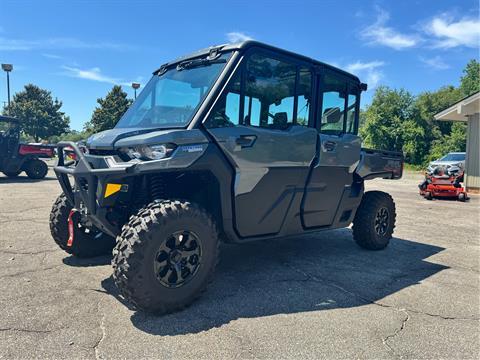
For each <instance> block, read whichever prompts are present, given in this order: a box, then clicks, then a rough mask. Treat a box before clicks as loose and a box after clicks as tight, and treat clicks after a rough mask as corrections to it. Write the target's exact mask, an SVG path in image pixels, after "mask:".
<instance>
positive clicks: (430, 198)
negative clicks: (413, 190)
mask: <svg viewBox="0 0 480 360" xmlns="http://www.w3.org/2000/svg"><path fill="white" fill-rule="evenodd" d="M424 197H425V199H427V200H432V199H433V196H432V193H431V192H430V191H427V192H426V193H425V195H424Z"/></svg>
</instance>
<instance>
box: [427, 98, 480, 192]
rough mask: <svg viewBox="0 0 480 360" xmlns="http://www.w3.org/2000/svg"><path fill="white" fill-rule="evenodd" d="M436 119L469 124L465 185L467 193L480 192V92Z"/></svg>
mask: <svg viewBox="0 0 480 360" xmlns="http://www.w3.org/2000/svg"><path fill="white" fill-rule="evenodd" d="M435 119H436V120H440V121H463V122H467V123H468V128H467V158H466V161H465V174H466V177H465V185H466V187H467V191H470V192H476V193H478V192H480V92H477V93H475V94H473V95H470V96H469V97H467V98H465V99H463V100H460V101H459V102H457V103H456V104H453V105H452V106H450V107H449V108H448V109H445V110H443V111H442V112H440V113H438V114H437V115H435Z"/></svg>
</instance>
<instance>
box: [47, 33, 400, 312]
mask: <svg viewBox="0 0 480 360" xmlns="http://www.w3.org/2000/svg"><path fill="white" fill-rule="evenodd" d="M366 88H367V86H366V84H363V83H361V82H360V81H359V79H358V78H357V77H355V76H353V75H351V74H348V73H346V72H345V71H342V70H339V69H336V68H334V67H332V66H329V65H326V64H323V63H321V62H318V61H316V60H312V59H310V58H308V57H305V56H301V55H298V54H294V53H291V52H288V51H285V50H281V49H278V48H274V47H272V46H268V45H265V44H261V43H258V42H254V41H247V42H243V43H240V44H235V45H231V44H230V45H224V46H218V47H211V48H209V49H206V50H202V51H199V52H196V53H194V54H191V55H188V56H185V57H182V58H179V59H177V60H175V61H172V62H170V63H167V64H165V65H162V66H161V67H160V68H159V69H158V70H156V71H155V72H154V73H153V77H152V79H151V80H150V81H149V82H148V84H147V85H146V86H145V88H144V90H143V91H142V93H141V94H140V95H139V97H138V98H137V99H136V101H135V102H134V103H133V104H132V106H131V107H130V108H129V110H128V111H127V112H126V113H125V114H124V115H123V117H122V118H121V119H120V121H119V122H118V124H117V125H116V126H115V128H113V129H111V130H107V131H103V132H101V133H98V134H95V135H93V136H91V137H90V138H89V139H88V140H87V143H86V149H80V148H79V147H77V146H76V145H75V144H74V143H69V142H63V143H60V144H59V163H58V166H57V167H56V168H55V172H56V174H57V177H58V179H59V181H60V184H61V186H62V189H63V193H62V194H61V195H60V196H59V198H58V199H57V201H56V202H55V204H54V206H53V209H52V213H51V216H50V227H51V232H52V235H53V238H54V239H55V241H56V242H57V243H58V245H59V246H60V247H61V248H62V249H64V250H66V251H67V252H68V253H70V254H73V255H75V256H79V257H81V256H94V255H99V254H102V253H105V252H108V251H110V250H111V249H112V248H113V247H114V246H115V248H114V249H113V260H112V264H113V278H114V281H115V283H116V285H117V286H118V288H119V290H120V292H121V294H122V296H124V297H125V298H126V299H127V300H129V302H131V303H132V304H133V305H134V307H135V308H138V309H144V310H147V311H151V312H155V313H167V312H171V311H175V310H177V309H181V308H183V307H185V306H186V305H188V304H189V303H191V302H192V301H193V300H194V299H195V298H197V297H198V296H199V295H200V294H201V292H202V290H204V289H205V287H206V286H207V283H208V282H209V281H210V279H211V278H212V275H213V272H214V269H215V265H216V264H217V262H218V256H219V243H220V242H221V241H225V242H233V243H243V242H247V241H251V240H260V239H266V238H279V237H285V236H291V235H300V234H305V233H309V232H314V231H319V230H328V229H336V228H342V227H348V226H349V225H350V224H351V223H352V222H353V238H354V239H355V241H356V242H357V243H358V244H359V245H360V246H362V247H364V248H367V249H373V250H378V249H382V248H384V247H385V246H387V244H388V242H389V240H390V238H391V237H392V233H393V229H394V224H395V205H394V202H393V200H392V198H391V197H390V196H389V195H388V194H386V193H383V192H379V191H371V192H366V193H364V181H365V180H368V179H373V178H378V177H379V178H387V179H398V178H400V177H401V176H402V171H403V156H402V154H401V153H396V152H389V151H377V150H368V149H362V148H361V139H360V138H359V137H358V135H357V131H358V114H359V104H360V93H361V92H362V91H363V90H366ZM64 148H69V149H73V151H74V152H75V154H76V157H75V158H76V160H74V161H67V160H66V159H65V157H64V155H63V149H64ZM115 239H116V240H115ZM292 241H299V242H300V241H302V240H301V239H300V238H298V237H297V238H295V239H294V240H292Z"/></svg>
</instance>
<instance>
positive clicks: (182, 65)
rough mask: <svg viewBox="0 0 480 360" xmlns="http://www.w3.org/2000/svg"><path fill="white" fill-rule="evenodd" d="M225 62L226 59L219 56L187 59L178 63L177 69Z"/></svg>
mask: <svg viewBox="0 0 480 360" xmlns="http://www.w3.org/2000/svg"><path fill="white" fill-rule="evenodd" d="M226 62H227V60H226V59H221V58H217V59H209V58H204V59H194V60H187V61H183V62H181V63H180V64H178V65H177V70H178V71H182V70H186V69H192V68H196V67H201V66H208V65H211V64H221V63H226Z"/></svg>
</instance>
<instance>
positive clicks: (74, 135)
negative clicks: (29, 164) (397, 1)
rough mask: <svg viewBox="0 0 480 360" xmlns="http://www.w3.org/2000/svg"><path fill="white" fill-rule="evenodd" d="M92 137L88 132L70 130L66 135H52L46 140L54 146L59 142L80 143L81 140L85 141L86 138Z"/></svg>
mask: <svg viewBox="0 0 480 360" xmlns="http://www.w3.org/2000/svg"><path fill="white" fill-rule="evenodd" d="M90 135H92V132H90V131H86V130H84V131H77V130H71V131H69V132H67V133H64V134H61V135H54V136H51V137H50V138H49V139H48V140H49V142H50V143H52V144H55V143H57V142H59V141H74V142H78V141H82V140H87V138H88V137H89V136H90Z"/></svg>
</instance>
